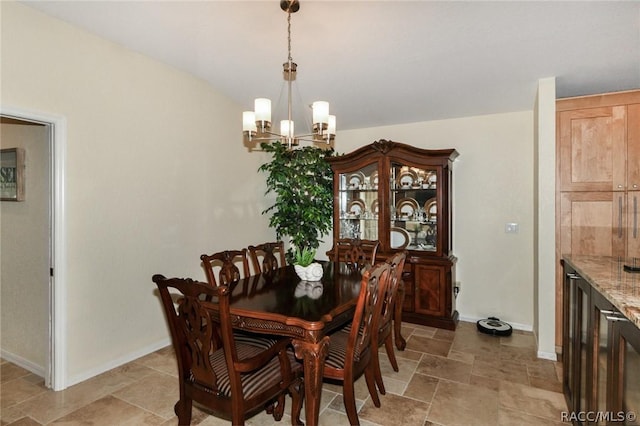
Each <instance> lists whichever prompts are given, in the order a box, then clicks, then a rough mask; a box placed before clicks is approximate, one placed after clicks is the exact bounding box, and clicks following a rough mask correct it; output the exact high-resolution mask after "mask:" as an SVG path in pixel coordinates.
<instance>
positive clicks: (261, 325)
mask: <svg viewBox="0 0 640 426" xmlns="http://www.w3.org/2000/svg"><path fill="white" fill-rule="evenodd" d="M321 264H322V266H323V270H324V274H323V277H322V280H321V281H320V282H309V281H302V280H300V278H298V276H297V275H296V273H295V270H294V268H293V266H286V267H283V268H280V269H278V270H276V271H275V272H272V273H270V274H259V275H254V276H250V277H247V278H244V279H242V280H240V281H238V282H237V283H236V284H235V286H234V288H233V291H232V293H231V299H230V314H231V322H232V324H233V327H234V329H241V330H248V331H254V332H259V333H266V334H272V335H277V336H288V337H291V338H292V342H293V347H294V351H295V355H296V357H297V358H298V359H301V360H302V362H303V365H304V386H305V414H306V423H307V425H310V426H315V425H317V424H318V416H319V411H320V397H321V394H322V376H323V369H324V361H325V359H326V357H327V354H328V349H329V337H328V334H329V333H331V332H332V331H334V330H336V329H338V328H340V327H342V326H344V325H346V324H348V323H349V322H350V321H352V319H353V314H354V312H355V306H356V303H357V299H358V294H359V291H360V282H361V280H362V275H361V274H360V272H357V271H356V272H353V271H351V270H350V269H349V268H348V266H347V265H346V264H344V263H337V262H321ZM399 313H400V310H399V309H397V310H396V319H397V327H396V345H397V346H398V348H399V349H404V344H405V342H404V340H403V339H402V337H401V336H400V333H399V330H400V327H399V324H400V320H399Z"/></svg>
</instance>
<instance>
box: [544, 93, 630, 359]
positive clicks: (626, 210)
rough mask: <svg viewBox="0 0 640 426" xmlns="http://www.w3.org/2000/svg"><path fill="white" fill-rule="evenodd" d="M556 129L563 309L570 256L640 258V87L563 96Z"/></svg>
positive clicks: (558, 339)
mask: <svg viewBox="0 0 640 426" xmlns="http://www.w3.org/2000/svg"><path fill="white" fill-rule="evenodd" d="M556 132H557V134H556V168H557V172H556V180H557V185H556V236H557V238H556V259H557V264H556V294H557V295H558V297H557V299H556V312H557V313H559V312H560V306H561V301H560V297H559V295H560V294H561V290H560V289H561V288H562V281H563V274H562V267H561V265H560V259H562V257H563V256H565V255H569V254H593V255H602V256H627V257H629V256H636V257H640V235H639V231H638V213H639V212H638V207H639V206H638V203H639V200H638V198H639V197H638V195H640V90H634V91H627V92H617V93H607V94H601V95H591V96H582V97H576V98H566V99H558V100H557V102H556ZM561 344H562V327H561V325H560V324H559V323H558V322H557V323H556V346H557V347H559V346H560V345H561Z"/></svg>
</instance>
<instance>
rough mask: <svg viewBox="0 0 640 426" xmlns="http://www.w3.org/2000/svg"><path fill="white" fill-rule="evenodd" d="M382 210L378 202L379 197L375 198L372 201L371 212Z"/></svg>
mask: <svg viewBox="0 0 640 426" xmlns="http://www.w3.org/2000/svg"><path fill="white" fill-rule="evenodd" d="M379 210H380V204H379V203H378V199H377V198H376V199H375V200H373V202H372V203H371V213H373V214H378V213H379Z"/></svg>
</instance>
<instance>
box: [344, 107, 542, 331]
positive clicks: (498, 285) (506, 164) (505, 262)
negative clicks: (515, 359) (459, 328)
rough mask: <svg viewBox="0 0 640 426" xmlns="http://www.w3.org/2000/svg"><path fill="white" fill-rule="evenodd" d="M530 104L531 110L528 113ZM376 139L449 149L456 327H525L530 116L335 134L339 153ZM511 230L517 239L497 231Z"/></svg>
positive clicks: (529, 290)
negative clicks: (500, 323)
mask: <svg viewBox="0 0 640 426" xmlns="http://www.w3.org/2000/svg"><path fill="white" fill-rule="evenodd" d="M533 101H534V100H533V99H532V108H533ZM378 139H390V140H394V141H398V142H404V143H408V144H411V145H415V146H418V147H421V148H434V149H437V148H455V149H457V150H458V152H459V153H460V157H458V159H457V160H456V161H455V163H454V166H453V175H454V185H453V186H454V200H453V209H454V212H453V225H454V246H453V252H454V254H455V255H456V256H457V257H458V265H457V268H456V273H457V280H458V281H460V283H461V287H462V288H461V292H460V294H459V296H458V301H457V303H458V306H457V307H458V311H459V312H460V315H461V317H462V318H463V319H467V320H476V319H479V318H485V317H487V316H497V317H499V318H501V319H502V320H504V321H507V322H509V323H511V324H512V325H514V326H516V327H519V328H525V329H529V330H531V329H532V327H533V319H534V313H533V256H534V253H533V232H534V231H533V211H534V207H533V177H534V173H533V111H522V112H513V113H508V114H496V115H485V116H478V117H466V118H460V119H451V120H441V121H431V122H422V123H411V124H404V125H395V126H385V127H376V128H368V129H359V130H352V131H341V132H340V134H339V135H338V139H337V140H336V151H338V152H341V153H344V152H349V151H351V150H353V149H355V148H357V147H360V146H362V145H366V144H368V143H371V142H373V141H374V140H378ZM507 222H517V223H518V224H519V225H520V231H519V233H518V234H506V233H505V224H506V223H507Z"/></svg>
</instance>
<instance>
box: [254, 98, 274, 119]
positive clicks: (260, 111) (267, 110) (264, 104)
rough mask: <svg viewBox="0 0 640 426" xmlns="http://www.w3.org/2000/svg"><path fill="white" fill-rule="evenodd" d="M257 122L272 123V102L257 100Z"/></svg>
mask: <svg viewBox="0 0 640 426" xmlns="http://www.w3.org/2000/svg"><path fill="white" fill-rule="evenodd" d="M254 107H255V114H256V120H255V121H268V122H270V121H271V100H270V99H267V98H257V99H256V100H255V102H254Z"/></svg>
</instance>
